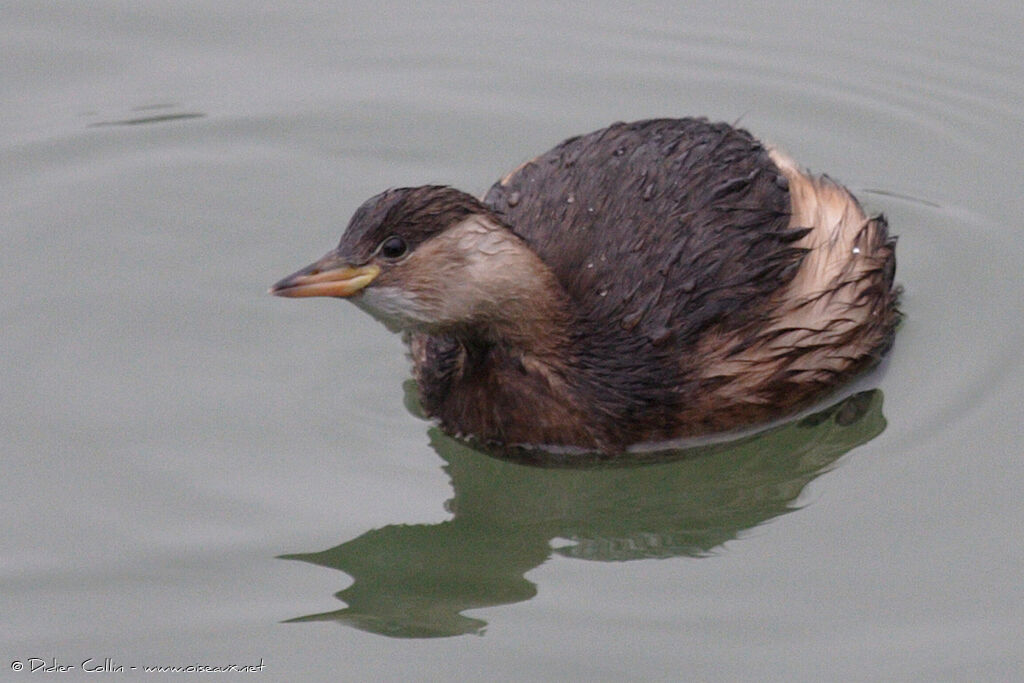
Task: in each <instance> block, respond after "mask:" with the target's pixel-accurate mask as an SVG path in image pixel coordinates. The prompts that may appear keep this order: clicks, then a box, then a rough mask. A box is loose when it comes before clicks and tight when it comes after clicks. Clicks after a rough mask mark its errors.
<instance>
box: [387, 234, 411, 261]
mask: <svg viewBox="0 0 1024 683" xmlns="http://www.w3.org/2000/svg"><path fill="white" fill-rule="evenodd" d="M407 251H409V247H408V245H407V244H406V243H405V240H403V239H402V238H401V237H399V236H398V235H392V236H391V237H389V238H387V239H386V240H384V241H383V242H381V243H380V255H381V256H383V257H384V258H386V259H392V260H393V259H398V258H402V257H403V256H405V253H406V252H407Z"/></svg>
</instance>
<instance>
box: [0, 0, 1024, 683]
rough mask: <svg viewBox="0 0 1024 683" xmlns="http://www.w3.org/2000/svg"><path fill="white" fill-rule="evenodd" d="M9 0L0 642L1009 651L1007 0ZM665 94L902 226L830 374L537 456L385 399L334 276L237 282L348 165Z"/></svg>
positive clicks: (468, 673) (739, 675) (373, 347)
mask: <svg viewBox="0 0 1024 683" xmlns="http://www.w3.org/2000/svg"><path fill="white" fill-rule="evenodd" d="M0 15H2V16H3V19H4V21H3V24H2V25H3V28H2V29H0V33H2V36H3V40H2V42H0V57H2V59H0V65H2V66H0V74H2V75H3V77H2V78H0V121H2V123H0V186H2V187H3V189H4V201H3V202H2V203H0V226H2V230H3V244H4V246H3V249H2V250H0V264H2V272H3V274H4V278H3V280H4V282H3V297H2V298H0V306H2V310H3V326H2V328H0V387H2V392H0V411H2V412H0V414H2V421H0V437H2V438H0V444H2V447H3V451H2V458H3V460H2V462H3V483H2V486H3V496H2V499H0V500H2V503H0V510H2V513H3V518H4V522H3V526H4V533H3V545H2V565H0V587H2V589H0V595H2V598H0V612H2V613H3V614H4V619H3V624H2V626H0V634H2V638H0V642H2V643H3V646H4V647H3V648H2V650H3V656H4V657H5V658H7V660H8V661H5V662H0V665H2V668H3V670H4V671H11V668H10V665H11V662H13V661H15V660H17V661H22V662H27V661H29V658H32V657H37V658H41V659H44V660H52V659H54V658H56V660H58V661H59V662H60V663H63V664H68V665H74V666H76V667H80V665H81V662H82V660H84V659H85V658H87V657H92V658H95V659H98V660H100V661H102V659H103V658H105V657H111V658H113V659H114V660H115V661H116V662H117V663H119V664H122V665H125V666H137V667H143V666H152V665H178V666H187V665H194V664H203V665H211V666H215V665H228V664H243V665H244V664H255V663H258V662H259V661H260V660H262V661H263V662H264V663H265V670H264V671H265V673H267V674H270V675H272V676H274V677H275V678H281V677H286V678H287V677H295V676H303V675H304V676H305V677H308V678H325V679H332V680H337V679H338V678H342V679H345V678H351V679H365V678H368V677H371V676H372V677H374V678H382V679H423V680H436V679H439V678H442V677H451V678H454V677H458V678H489V679H490V678H493V679H502V680H521V679H526V680H541V679H543V680H551V679H578V678H580V677H587V678H595V679H604V680H611V679H644V680H647V679H656V680H657V679H665V678H669V677H671V678H677V677H678V676H679V675H680V672H686V673H687V677H692V678H695V679H702V680H737V679H745V680H763V679H765V678H768V679H782V680H821V679H823V678H825V679H838V680H851V679H855V680H865V679H867V680H877V679H917V680H920V679H925V680H932V679H947V680H948V679H960V680H984V679H988V680H1006V679H1012V678H1019V677H1020V676H1021V675H1022V674H1024V655H1022V654H1021V653H1022V652H1024V648H1022V641H1021V639H1020V636H1019V634H1020V632H1021V628H1022V626H1024V591H1022V582H1021V580H1020V576H1021V569H1022V567H1024V543H1022V541H1021V533H1020V531H1019V530H1020V528H1021V525H1022V523H1024V503H1022V502H1021V496H1020V494H1019V482H1020V481H1022V480H1024V460H1022V458H1021V457H1020V454H1021V446H1020V443H1021V437H1022V430H1021V426H1020V425H1021V419H1020V417H1021V416H1020V405H1021V403H1022V400H1024V391H1022V389H1021V385H1022V380H1024V372H1022V363H1021V356H1020V349H1021V348H1022V345H1024V327H1022V324H1021V322H1020V321H1021V315H1020V312H1021V311H1020V307H1021V301H1022V300H1024V281H1022V279H1021V277H1020V263H1021V262H1022V260H1024V247H1022V246H1021V245H1022V242H1021V240H1020V238H1019V236H1020V230H1021V219H1020V216H1021V215H1024V200H1022V199H1021V193H1020V192H1019V185H1020V178H1021V177H1022V171H1024V168H1022V164H1021V155H1020V149H1021V144H1022V141H1024V125H1022V119H1021V116H1020V113H1019V103H1020V102H1021V101H1022V100H1024V48H1022V47H1021V43H1020V41H1019V36H1020V35H1021V30H1022V28H1024V10H1022V9H1021V7H1020V6H1019V3H1008V2H1003V3H993V4H988V5H984V6H976V5H974V4H970V3H964V4H962V5H952V6H950V5H942V6H941V7H940V6H939V5H934V4H928V3H915V4H908V5H905V6H900V7H892V6H891V4H890V3H875V4H874V5H873V6H872V5H871V4H869V5H860V6H858V7H856V8H853V7H847V6H842V7H825V6H821V5H820V4H818V3H800V2H787V3H784V4H781V5H775V6H772V7H767V6H764V5H763V4H761V3H747V4H746V5H743V4H741V5H734V6H730V7H729V9H728V11H727V13H726V10H725V9H724V8H723V7H720V6H709V7H708V8H706V9H703V8H687V7H679V6H677V3H668V2H665V3H660V2H651V3H642V4H640V5H629V6H628V7H627V6H625V5H613V4H611V3H597V4H594V3H590V4H588V5H586V6H585V7H584V6H582V5H581V6H578V7H574V6H558V7H555V6H549V5H548V4H543V3H529V2H528V3H525V4H524V3H518V4H514V5H489V6H473V7H469V6H467V7H463V8H453V7H447V6H442V5H440V4H432V3H426V4H424V3H392V4H390V5H388V6H386V7H378V8H371V7H365V8H349V7H346V6H338V7H327V6H324V5H322V3H311V2H291V3H278V4H275V5H261V4H257V3H240V4H237V3H232V4H224V3H213V2H202V1H199V0H196V1H193V2H174V3H161V2H157V3H142V4H139V3H119V2H112V1H110V0H100V1H97V2H89V3H63V4H55V5H40V4H39V3H33V2H19V1H17V0H15V1H12V2H8V3H7V4H5V6H4V8H3V10H0ZM692 114H703V115H707V116H709V117H711V118H713V119H719V120H727V121H739V122H740V123H741V124H742V125H743V126H745V127H747V128H749V129H750V130H751V131H753V132H754V133H755V134H757V135H759V136H761V137H763V138H765V139H767V140H769V141H771V142H773V143H775V144H778V145H779V146H781V147H783V148H784V149H786V150H787V151H788V152H789V153H790V154H791V155H792V156H794V157H795V158H797V159H798V160H800V161H801V162H802V163H804V164H806V165H808V166H809V167H811V168H812V169H814V170H817V171H827V172H828V173H830V174H831V175H833V176H834V177H836V178H838V179H840V180H842V181H844V182H845V183H847V184H848V185H849V186H850V187H851V188H852V189H853V190H854V191H855V192H856V193H857V194H858V195H859V196H860V197H861V198H862V199H863V200H864V202H865V204H866V205H867V206H868V208H869V209H870V210H872V211H884V212H885V213H886V215H887V216H888V218H889V221H890V224H891V225H892V227H893V230H894V232H896V233H897V234H899V236H900V243H899V267H898V279H899V280H900V281H901V282H902V283H903V284H904V286H905V297H904V309H905V310H906V313H907V319H906V321H905V323H904V325H903V327H902V329H901V331H900V334H899V337H898V340H897V344H896V347H895V349H894V353H893V354H892V357H891V359H890V360H889V362H888V363H887V365H886V367H885V368H884V371H882V372H878V373H875V374H874V375H872V376H871V377H868V378H866V379H865V380H864V382H863V384H862V385H861V386H859V387H858V392H859V393H856V394H854V395H853V396H852V397H850V398H848V399H846V400H845V402H840V403H839V404H837V405H829V404H826V405H822V406H820V408H821V410H820V411H818V412H816V413H814V414H812V415H809V416H805V417H804V418H802V419H801V420H799V421H796V422H793V423H791V424H789V425H785V426H781V427H779V428H777V429H775V430H773V431H770V432H769V433H767V434H765V435H763V436H760V437H757V438H755V439H748V440H743V441H741V442H740V443H738V444H731V445H728V446H723V447H717V448H710V449H708V450H707V451H706V452H701V453H696V454H690V455H692V456H693V457H688V458H684V459H678V460H673V461H668V462H659V463H655V464H650V465H647V466H644V467H635V468H585V469H579V470H574V469H567V468H555V469H538V468H533V467H528V466H525V465H521V464H514V463H508V462H503V461H499V460H494V459H491V458H487V457H486V456H482V455H480V454H479V453H476V452H473V451H472V450H469V449H467V448H466V447H465V446H464V445H462V444H459V443H457V442H454V441H451V440H450V439H448V438H447V437H445V436H444V435H442V434H440V433H438V432H437V431H436V430H434V429H432V428H431V427H430V425H429V424H428V423H425V422H423V421H421V420H419V419H417V418H416V417H415V416H413V415H412V414H410V412H409V411H408V410H407V409H406V408H405V405H404V392H403V382H404V381H405V380H406V379H407V377H408V368H407V365H406V361H405V359H404V355H403V349H402V346H401V343H400V340H399V339H398V338H396V337H393V336H391V335H389V334H388V333H387V332H386V331H385V330H384V329H383V328H382V327H380V326H379V325H378V324H377V323H375V322H374V321H373V320H371V319H370V318H369V317H368V316H365V315H364V314H362V313H360V312H359V311H358V310H356V309H355V308H354V307H352V306H347V305H343V304H341V303H338V302H334V301H311V302H304V303H303V304H301V305H300V304H297V303H295V302H290V301H282V300H277V299H273V298H271V297H268V296H266V295H265V290H266V287H267V286H268V285H269V284H270V283H272V282H273V281H275V280H276V279H277V278H279V277H280V276H282V275H284V274H286V273H288V272H291V271H292V270H294V269H295V268H296V267H298V266H300V265H302V264H304V263H307V262H309V261H310V260H311V259H312V258H313V257H315V256H318V255H319V254H320V253H322V252H323V251H325V250H326V249H327V248H329V247H330V246H331V245H332V244H333V243H334V242H335V241H336V240H337V238H338V236H339V235H340V233H341V231H342V229H343V228H344V225H345V223H346V222H347V219H348V217H349V215H350V214H351V212H352V211H353V210H354V209H355V208H356V207H357V206H358V205H359V204H360V203H361V202H362V201H363V200H364V199H366V198H367V197H369V196H370V195H372V194H375V193H376V192H378V191H380V190H381V189H384V188H386V187H390V186H400V185H407V184H423V183H428V182H429V183H448V184H452V185H456V186H458V187H461V188H462V189H465V190H467V191H469V192H473V193H479V192H481V191H483V190H485V189H486V188H487V187H488V186H489V185H490V184H491V183H492V182H493V181H494V180H495V179H497V178H498V177H500V176H501V175H502V174H503V173H505V172H506V171H508V170H509V169H511V168H513V167H514V166H516V165H517V164H518V163H520V162H521V161H523V160H525V159H527V158H530V157H531V156H533V155H535V154H537V153H539V152H541V151H543V150H545V149H547V148H548V147H550V146H552V145H553V144H555V143H557V142H558V141H560V140H561V139H563V138H565V137H567V136H569V135H573V134H577V133H582V132H586V131H589V130H592V129H595V128H599V127H602V126H604V125H607V124H608V123H610V122H612V121H616V120H630V119H637V118H647V117H652V116H680V115H692ZM76 671H77V672H78V673H82V672H81V670H80V669H77V670H76Z"/></svg>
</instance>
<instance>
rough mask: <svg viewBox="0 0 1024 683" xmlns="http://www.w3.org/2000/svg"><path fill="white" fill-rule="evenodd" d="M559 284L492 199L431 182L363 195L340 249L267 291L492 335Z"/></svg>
mask: <svg viewBox="0 0 1024 683" xmlns="http://www.w3.org/2000/svg"><path fill="white" fill-rule="evenodd" d="M553 286H556V285H554V278H553V276H552V275H551V272H550V270H549V269H548V268H547V267H546V266H544V265H543V263H541V261H540V260H539V259H538V258H537V256H536V255H535V254H534V253H533V252H532V251H531V250H530V249H529V248H528V247H527V246H526V244H525V243H524V242H523V241H522V240H521V239H520V238H519V237H517V236H516V235H514V234H513V233H512V231H511V230H509V229H508V227H506V226H505V225H504V224H503V223H502V222H501V219H500V218H499V217H498V216H497V215H495V213H494V212H493V211H492V210H491V209H490V208H488V207H487V206H486V205H484V204H482V203H481V202H480V201H478V200H477V199H475V198H473V197H472V196H470V195H468V194H466V193H464V192H460V191H459V190H455V189H453V188H450V187H443V186H434V185H428V186H423V187H413V188H400V189H395V190H388V191H386V192H383V193H381V194H379V195H377V196H375V197H372V198H371V199H369V200H367V201H366V203H364V204H363V205H362V206H361V207H359V209H358V210H357V211H356V213H355V215H353V216H352V220H351V221H350V222H349V225H348V228H346V230H345V234H344V235H343V236H342V238H341V242H340V243H339V244H338V247H337V248H336V249H334V250H332V251H331V252H329V253H328V254H326V255H325V256H324V257H323V258H321V259H320V260H319V261H317V262H315V263H313V264H311V265H309V266H307V267H306V268H303V269H302V270H300V271H298V272H296V273H293V274H292V275H289V276H288V277H286V278H284V279H283V280H281V281H280V282H278V283H277V284H275V285H274V286H273V287H272V288H271V290H270V291H271V293H272V294H276V295H278V296H285V297H312V296H331V297H342V298H348V299H350V300H351V301H352V302H353V303H355V304H357V305H358V306H359V307H360V308H363V309H364V310H366V311H367V312H369V313H370V314H372V315H373V316H374V317H376V318H378V319H379V320H381V321H382V322H384V323H385V324H386V325H387V326H388V327H389V328H390V329H393V330H407V331H430V332H458V331H460V330H467V329H468V330H476V331H477V332H480V333H484V334H486V333H487V332H488V331H489V330H492V328H494V327H508V325H509V324H510V323H511V324H518V323H516V322H515V319H516V318H517V317H519V318H522V317H523V316H526V318H529V317H531V316H530V315H529V312H528V307H529V306H530V305H531V301H536V299H537V297H536V290H537V288H538V287H540V288H544V287H549V288H550V287H553Z"/></svg>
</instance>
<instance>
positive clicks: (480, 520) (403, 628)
mask: <svg viewBox="0 0 1024 683" xmlns="http://www.w3.org/2000/svg"><path fill="white" fill-rule="evenodd" d="M884 429H885V418H884V417H883V416H882V394H881V392H880V391H877V390H874V391H868V392H863V393H860V394H855V395H853V396H850V397H848V398H846V399H844V400H842V401H840V402H839V403H837V404H835V405H833V406H831V407H829V408H827V409H825V410H822V411H821V412H818V413H815V414H813V415H810V416H808V417H804V418H802V419H799V420H797V421H794V422H791V423H788V424H784V425H782V426H779V427H776V428H773V429H770V430H768V431H766V432H763V433H760V434H757V435H755V436H750V437H747V438H743V439H740V440H738V441H733V442H729V443H725V444H716V445H707V446H702V447H698V448H691V449H687V450H682V451H679V450H677V451H666V452H663V453H659V454H658V456H657V457H656V458H648V461H647V462H644V463H642V464H639V465H633V466H617V467H610V466H593V465H592V466H589V467H584V468H569V467H559V468H540V467H533V466H529V465H525V464H518V463H515V462H509V461H507V460H502V459H498V458H494V457H490V456H488V455H484V454H482V453H480V452H478V451H476V450H473V449H472V448H470V447H468V446H467V445H465V444H463V443H460V442H458V441H456V440H453V439H451V438H449V437H447V436H445V435H444V434H443V433H441V432H440V431H438V430H436V429H434V430H431V445H432V446H433V447H434V449H435V450H436V451H437V453H438V455H440V456H441V458H442V459H443V460H444V461H445V466H444V469H445V471H446V472H447V473H448V474H449V476H450V477H451V483H452V488H453V489H454V496H453V497H452V498H451V500H449V501H448V502H447V504H446V509H447V510H448V511H449V512H450V513H452V519H451V520H449V521H446V522H443V523H440V524H393V525H389V526H386V527H384V528H381V529H373V530H370V531H367V532H366V533H365V534H363V535H362V536H359V537H358V538H355V539H353V540H351V541H346V542H345V543H342V544H341V545H338V546H335V547H334V548H330V549H329V550H324V551H322V552H311V553H299V554H292V555H284V556H282V557H284V558H287V559H293V560H302V561H303V562H309V563H312V564H316V565H319V566H323V567H330V568H333V569H338V570H340V571H343V572H345V573H346V574H348V575H349V576H351V577H352V578H353V579H354V582H353V583H352V585H351V586H349V587H348V588H346V589H345V590H343V591H340V592H339V593H337V594H336V597H337V598H338V599H339V600H342V601H343V602H345V604H346V605H347V607H344V608H342V609H339V610H336V611H333V612H327V613H323V614H313V615H309V616H303V617H298V618H296V619H292V620H290V621H337V622H339V623H344V624H348V625H350V626H354V627H356V628H359V629H362V630H364V631H368V632H372V633H378V634H382V635H387V636H393V637H405V638H428V637H441V636H454V635H461V634H467V633H476V634H480V633H482V632H483V630H484V628H485V627H486V625H487V624H486V622H484V621H482V620H480V619H474V618H471V617H467V616H464V615H463V614H462V612H463V611H465V610H469V609H474V608H481V607H489V606H494V605H503V604H510V603H515V602H520V601H523V600H529V599H530V598H531V597H533V596H534V595H535V594H536V592H537V588H536V586H535V585H534V584H533V583H531V582H530V581H528V580H527V579H526V578H525V576H524V575H525V574H526V572H528V571H529V570H531V569H533V568H534V567H537V566H538V565H540V564H541V563H543V562H544V561H545V560H546V559H547V558H549V557H550V556H551V555H552V554H557V555H562V556H565V557H573V558H578V559H583V560H596V561H604V562H610V561H625V560H638V559H645V558H667V557H700V556H702V555H705V554H707V553H709V552H710V551H711V550H712V549H713V548H715V547H717V546H720V545H721V544H723V543H725V542H726V541H729V540H731V539H734V538H736V537H737V536H739V535H740V534H741V533H742V532H743V531H744V530H747V529H750V528H752V527H755V526H757V525H758V524H761V523H763V522H765V521H767V520H770V519H772V518H774V517H777V516H779V515H782V514H785V513H787V512H790V511H792V510H794V509H796V504H795V501H796V499H797V497H798V496H799V495H800V492H801V491H802V490H803V488H804V486H806V485H807V483H808V482H810V481H811V480H813V479H814V478H815V477H817V476H818V475H820V474H822V473H823V472H826V471H827V470H828V469H829V468H830V467H831V466H832V465H833V464H834V463H835V462H836V460H837V459H838V458H839V457H840V456H841V455H843V454H844V453H846V452H847V451H849V450H850V449H852V448H854V447H856V446H858V445H860V444H863V443H865V442H867V441H869V440H871V439H873V438H874V437H875V436H877V435H878V434H880V433H881V432H882V431H883V430H884Z"/></svg>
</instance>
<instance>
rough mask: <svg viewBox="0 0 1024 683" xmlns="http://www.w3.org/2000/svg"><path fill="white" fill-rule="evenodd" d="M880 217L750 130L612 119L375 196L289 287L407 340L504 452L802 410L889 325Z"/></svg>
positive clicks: (444, 418)
mask: <svg viewBox="0 0 1024 683" xmlns="http://www.w3.org/2000/svg"><path fill="white" fill-rule="evenodd" d="M895 267H896V259H895V240H894V239H893V238H890V237H889V234H888V228H887V225H886V221H885V219H884V217H882V216H875V217H868V216H866V215H865V213H864V211H863V210H862V209H861V207H860V204H859V203H858V202H857V200H856V199H855V198H854V197H853V196H852V195H851V194H850V193H849V191H847V190H846V189H845V188H844V187H842V186H841V185H839V184H838V183H836V182H834V181H832V180H831V179H829V178H828V177H826V176H814V175H810V174H808V173H806V172H805V171H803V170H802V169H800V168H799V167H798V166H797V165H796V164H795V163H794V162H793V161H792V160H791V159H789V158H788V157H786V156H784V155H783V154H782V153H780V152H778V151H777V150H773V149H768V148H766V147H765V146H764V145H762V144H761V143H760V142H758V141H757V140H756V139H755V138H753V137H752V136H751V135H750V134H749V133H748V132H746V131H745V130H739V129H736V128H733V127H731V126H729V125H726V124H722V123H717V124H716V123H709V122H707V121H706V120H704V119H656V120H649V121H640V122H635V123H616V124H614V125H612V126H609V127H608V128H604V129H602V130H598V131H595V132H593V133H590V134H588V135H583V136H580V137H575V138H570V139H569V140H566V141H565V142H563V143H562V144H560V145H558V146H557V147H555V148H554V149H552V150H550V151H549V152H546V153H545V154H542V155H541V156H539V157H537V158H536V159H533V160H532V161H529V162H526V163H525V164H523V165H522V166H520V167H519V168H517V169H516V170H514V171H512V172H511V173H509V174H508V175H507V176H505V177H504V178H502V179H501V180H500V181H499V182H498V183H496V184H495V185H494V186H493V187H491V189H490V190H489V191H488V192H487V195H486V196H485V197H484V198H483V200H482V201H481V200H478V199H476V198H474V197H472V196H470V195H468V194H466V193H464V192H461V191H459V190H456V189H453V188H450V187H442V186H424V187H413V188H400V189H393V190H388V191H386V192H383V193H381V194H379V195H377V196H375V197H372V198H371V199H369V200H368V201H367V202H366V203H365V204H363V205H362V206H361V207H359V209H358V210H357V211H356V213H355V215H354V216H353V217H352V220H351V221H350V222H349V225H348V228H347V229H346V230H345V234H344V235H343V236H342V238H341V243H340V244H339V245H338V247H337V249H334V250H333V251H331V252H330V253H328V254H327V255H326V256H324V257H323V258H322V259H320V260H319V261H317V262H316V263H314V264H312V265H310V266H309V267H307V268H304V269H303V270H300V271H298V272H297V273H295V274H293V275H290V276H288V277H287V278H285V279H283V280H281V281H280V282H278V283H277V284H275V285H274V287H273V288H272V289H271V292H272V293H274V294H277V295H279V296H286V297H310V296H332V297H343V298H348V299H350V300H351V301H352V302H353V303H355V304H357V305H358V306H359V307H361V308H363V309H365V310H366V311H368V312H370V313H371V314H372V315H373V316H375V317H376V318H378V319H380V320H381V321H383V322H384V323H385V324H387V325H388V327H389V328H391V329H393V330H401V331H403V332H405V333H406V339H407V341H408V343H409V346H410V349H411V355H412V361H413V364H414V375H415V378H416V381H417V383H418V385H419V390H420V398H421V402H422V405H423V407H424V409H425V411H426V412H427V413H428V414H429V415H430V416H432V417H434V418H436V419H438V420H439V421H440V424H441V426H442V427H443V428H444V429H445V430H447V431H449V432H452V433H454V434H457V435H473V436H475V437H477V438H479V439H482V440H484V441H485V442H498V443H502V444H509V445H512V444H534V445H567V446H579V447H583V448H589V449H599V450H601V451H604V452H606V453H613V452H617V451H621V450H624V449H625V448H626V447H627V446H629V445H630V444H635V443H638V442H642V441H655V440H665V439H671V438H675V437H682V436H695V435H700V434H708V433H713V432H719V431H724V430H730V429H735V428H739V427H743V426H749V425H752V424H754V423H757V422H762V421H766V420H769V419H772V418H776V417H780V416H782V415H785V414H788V413H792V412H794V411H796V410H798V409H800V408H802V407H804V406H806V405H807V404H808V403H809V402H812V401H813V400H814V399H816V398H820V397H821V396H822V394H823V393H825V392H826V391H828V390H829V389H832V388H834V387H836V386H837V385H838V384H840V383H842V382H844V381H846V380H848V379H850V378H851V377H852V376H854V375H856V374H857V373H860V372H862V371H863V370H865V369H866V368H868V367H870V366H871V365H872V364H874V363H875V362H877V361H878V360H879V358H880V357H881V356H882V354H884V353H885V351H886V350H887V349H888V348H889V346H890V345H891V344H892V340H893V336H894V332H895V328H896V325H897V322H898V320H899V312H898V311H897V298H898V293H897V291H896V290H895V289H894V287H893V275H894V272H895Z"/></svg>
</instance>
